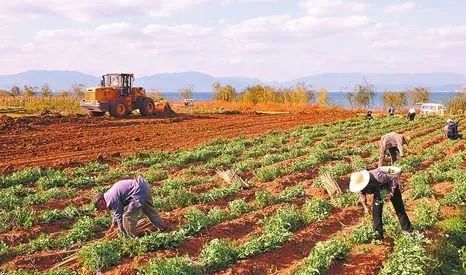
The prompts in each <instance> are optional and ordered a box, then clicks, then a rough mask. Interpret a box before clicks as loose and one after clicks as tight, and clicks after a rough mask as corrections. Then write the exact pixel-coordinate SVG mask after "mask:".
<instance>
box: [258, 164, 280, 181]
mask: <svg viewBox="0 0 466 275" xmlns="http://www.w3.org/2000/svg"><path fill="white" fill-rule="evenodd" d="M254 174H255V176H256V178H257V179H258V180H259V181H262V182H267V181H271V180H274V179H276V178H278V177H280V176H282V175H284V168H283V167H280V166H277V165H272V166H265V167H262V168H260V169H258V170H256V171H254Z"/></svg>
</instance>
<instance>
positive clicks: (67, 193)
mask: <svg viewBox="0 0 466 275" xmlns="http://www.w3.org/2000/svg"><path fill="white" fill-rule="evenodd" d="M75 194H76V190H74V189H72V188H68V187H65V188H56V187H55V188H50V189H48V190H45V191H38V192H36V193H34V194H29V195H27V196H26V197H25V198H24V202H23V203H24V204H25V205H37V204H41V203H45V202H48V201H50V200H54V199H59V198H60V199H67V198H71V197H72V196H73V195H75Z"/></svg>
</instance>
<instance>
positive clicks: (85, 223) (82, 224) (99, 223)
mask: <svg viewBox="0 0 466 275" xmlns="http://www.w3.org/2000/svg"><path fill="white" fill-rule="evenodd" d="M109 222H110V220H109V218H108V217H97V218H91V217H82V218H80V219H78V220H77V221H76V223H75V224H74V225H73V226H72V228H71V229H70V231H69V232H68V233H67V234H65V235H62V236H60V237H59V238H58V239H57V240H56V242H57V246H58V247H70V246H71V245H73V244H75V243H77V242H82V241H86V240H88V239H89V238H91V237H93V236H95V234H96V233H97V230H99V229H100V230H101V229H104V228H106V227H107V226H108V224H109Z"/></svg>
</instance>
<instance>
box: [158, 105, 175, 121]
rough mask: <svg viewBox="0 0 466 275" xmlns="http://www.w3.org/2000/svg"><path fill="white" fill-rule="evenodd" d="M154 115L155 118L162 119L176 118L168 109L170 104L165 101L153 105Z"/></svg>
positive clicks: (170, 109) (171, 110)
mask: <svg viewBox="0 0 466 275" xmlns="http://www.w3.org/2000/svg"><path fill="white" fill-rule="evenodd" d="M155 114H156V115H157V116H163V117H173V116H176V113H175V112H174V111H173V109H172V108H171V107H170V104H169V103H168V102H166V101H159V102H157V104H156V105H155Z"/></svg>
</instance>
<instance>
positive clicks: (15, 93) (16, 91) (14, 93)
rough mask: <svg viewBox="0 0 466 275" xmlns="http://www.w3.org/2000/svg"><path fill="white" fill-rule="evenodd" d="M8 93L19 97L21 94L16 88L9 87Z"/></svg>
mask: <svg viewBox="0 0 466 275" xmlns="http://www.w3.org/2000/svg"><path fill="white" fill-rule="evenodd" d="M10 93H11V95H12V96H20V95H21V94H22V93H23V92H22V91H21V89H20V88H19V87H18V86H13V87H11V90H10Z"/></svg>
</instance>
